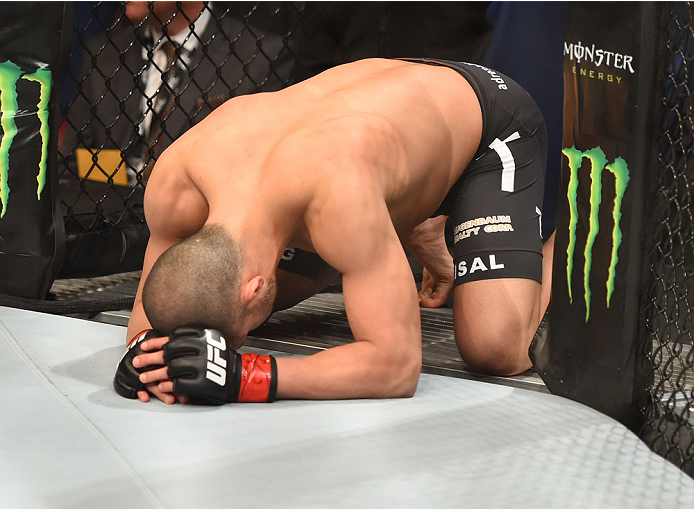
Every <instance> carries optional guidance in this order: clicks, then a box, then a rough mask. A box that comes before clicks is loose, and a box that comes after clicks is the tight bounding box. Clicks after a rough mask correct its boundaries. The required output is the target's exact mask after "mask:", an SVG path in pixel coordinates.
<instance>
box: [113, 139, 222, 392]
mask: <svg viewBox="0 0 694 509" xmlns="http://www.w3.org/2000/svg"><path fill="white" fill-rule="evenodd" d="M174 150H175V149H174V148H173V147H171V148H169V149H168V150H167V151H166V152H164V153H163V154H162V155H161V156H160V157H159V160H158V161H157V164H156V166H155V169H154V170H155V171H153V172H152V176H151V178H150V180H149V182H148V184H147V190H146V192H145V203H144V206H145V216H146V218H147V225H148V227H149V231H150V237H149V242H148V243H147V250H146V251H145V258H144V262H143V266H142V277H141V278H140V283H139V285H138V288H137V294H136V295H135V302H134V304H133V310H132V312H131V314H130V320H129V322H128V332H127V342H130V341H131V340H132V339H133V338H134V337H135V336H136V335H137V334H139V333H140V332H141V331H143V330H145V329H150V328H151V327H152V326H151V324H150V323H149V320H148V319H147V316H146V315H145V311H144V308H143V306H142V289H143V287H144V285H145V282H146V281H147V277H148V276H149V273H150V271H151V270H152V266H153V265H154V263H155V262H156V261H157V260H158V259H159V257H160V256H161V255H162V253H164V251H166V250H167V249H169V248H170V247H171V246H173V245H175V244H178V243H179V242H181V241H182V240H183V239H184V238H186V237H188V236H190V235H192V234H193V233H195V232H196V231H198V230H199V229H200V228H202V226H203V224H204V223H205V220H206V219H207V214H208V208H207V202H206V201H205V199H204V198H203V197H202V195H201V194H200V192H199V191H198V190H197V188H196V187H195V186H194V185H193V184H192V182H190V181H188V180H185V179H182V178H181V177H180V175H181V174H182V172H181V171H175V170H177V169H178V168H176V166H177V165H178V164H180V162H179V161H180V160H179V159H177V156H176V154H175V153H174ZM172 174H175V175H178V177H174V178H170V177H171V175H172ZM162 344H163V343H162V341H159V340H158V339H155V340H150V341H147V342H144V343H143V344H142V349H143V350H144V351H145V352H150V353H148V354H147V355H143V356H141V357H140V358H139V359H138V358H136V359H135V360H134V361H133V362H134V365H135V363H140V362H142V361H149V360H151V361H153V363H154V364H162V361H161V356H162V352H161V345H162ZM135 367H136V368H138V367H140V366H138V365H135ZM145 386H146V387H147V390H148V391H149V392H150V393H152V394H154V395H155V396H156V397H157V398H159V399H161V400H162V401H164V402H165V403H173V402H174V401H175V399H174V396H173V395H172V394H171V393H168V392H163V391H161V390H159V387H158V383H157V382H154V383H145ZM138 397H139V398H140V400H141V401H145V402H146V401H148V400H149V394H148V393H147V392H145V391H140V392H139V393H138ZM180 400H181V399H180V398H179V401H180Z"/></svg>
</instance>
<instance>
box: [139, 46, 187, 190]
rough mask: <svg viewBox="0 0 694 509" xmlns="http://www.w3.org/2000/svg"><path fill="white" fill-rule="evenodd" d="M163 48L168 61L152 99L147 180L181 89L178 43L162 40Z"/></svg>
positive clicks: (147, 148)
mask: <svg viewBox="0 0 694 509" xmlns="http://www.w3.org/2000/svg"><path fill="white" fill-rule="evenodd" d="M161 49H162V51H163V52H164V54H165V55H166V63H165V64H164V67H163V68H162V69H161V78H162V79H161V85H160V86H159V88H158V90H157V93H156V94H155V96H154V99H153V101H152V121H151V123H150V126H149V129H148V130H147V134H146V141H147V146H146V147H145V154H144V158H143V159H144V160H145V161H146V164H145V168H144V170H143V179H144V181H145V182H147V180H148V179H149V174H150V173H151V172H152V167H153V166H154V162H155V161H156V159H157V157H159V155H160V153H161V140H162V137H163V136H162V135H163V129H162V128H163V127H165V123H166V119H167V118H168V117H169V115H170V114H171V111H172V110H173V108H174V106H175V104H176V96H177V94H178V92H179V90H180V83H181V69H180V68H179V66H178V65H177V62H176V45H175V44H174V43H172V42H171V41H169V40H165V41H162V43H161ZM150 72H158V69H157V68H156V66H152V69H150Z"/></svg>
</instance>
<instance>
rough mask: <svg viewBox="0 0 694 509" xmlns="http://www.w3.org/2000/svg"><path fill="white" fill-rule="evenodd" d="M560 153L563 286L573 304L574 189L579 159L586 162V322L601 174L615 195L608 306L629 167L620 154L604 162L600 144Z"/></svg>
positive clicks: (598, 223)
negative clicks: (610, 179)
mask: <svg viewBox="0 0 694 509" xmlns="http://www.w3.org/2000/svg"><path fill="white" fill-rule="evenodd" d="M562 153H563V154H564V155H565V156H566V157H567V158H568V159H569V171H570V175H569V189H568V192H567V193H566V194H567V198H568V200H569V246H568V248H567V250H566V254H567V262H566V277H567V286H568V288H569V301H570V302H571V303H572V304H573V294H572V290H571V273H572V271H573V256H574V250H575V249H576V225H577V224H578V206H577V191H578V170H579V168H580V167H581V164H582V162H583V158H584V157H585V158H587V159H588V160H589V161H590V218H589V221H588V238H587V239H586V247H585V250H584V252H583V255H584V256H583V258H584V265H583V291H584V299H585V304H586V322H587V321H588V319H589V318H590V304H591V291H590V270H591V267H592V265H593V244H594V243H595V239H596V237H597V236H598V231H600V221H599V218H598V211H599V210H600V202H601V201H602V174H603V170H607V171H609V172H610V173H612V175H614V179H615V184H614V187H615V197H614V203H613V206H612V220H613V222H614V225H613V227H612V252H611V254H610V265H609V268H608V271H607V281H606V283H605V285H606V287H607V307H608V308H609V307H610V299H611V298H612V293H613V292H614V280H615V272H616V268H617V263H618V262H619V257H618V256H617V252H618V250H619V245H620V244H621V243H622V230H621V229H620V228H619V221H620V219H621V217H622V200H623V198H624V192H625V191H626V187H627V183H628V182H629V168H628V167H627V163H626V161H625V160H624V159H622V158H621V157H618V158H616V159H615V160H614V162H613V163H611V164H607V162H608V161H607V157H606V156H605V153H604V152H603V151H602V149H601V148H600V147H596V148H593V149H590V150H587V151H585V152H581V151H580V150H578V149H576V147H571V148H565V149H564V150H562Z"/></svg>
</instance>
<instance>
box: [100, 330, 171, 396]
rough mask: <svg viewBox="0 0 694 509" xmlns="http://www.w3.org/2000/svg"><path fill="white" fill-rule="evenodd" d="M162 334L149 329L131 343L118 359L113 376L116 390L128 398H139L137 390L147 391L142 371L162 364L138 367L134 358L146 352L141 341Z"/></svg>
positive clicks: (160, 366)
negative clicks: (142, 378)
mask: <svg viewBox="0 0 694 509" xmlns="http://www.w3.org/2000/svg"><path fill="white" fill-rule="evenodd" d="M159 337H161V334H160V333H159V332H157V331H155V330H152V329H147V330H143V331H142V332H140V333H139V334H138V335H137V336H135V337H134V338H133V339H132V340H131V341H130V343H128V349H127V350H126V351H125V353H124V354H123V357H121V358H120V361H118V367H117V368H116V376H114V377H113V388H114V389H116V392H117V393H118V394H120V395H121V396H123V397H124V398H128V399H137V391H146V390H147V389H146V388H145V385H144V384H143V383H142V382H140V373H144V372H145V371H152V370H153V369H159V368H163V367H164V366H162V365H157V364H155V365H152V366H146V367H144V368H140V369H136V368H135V367H134V366H133V359H134V358H135V357H137V356H138V355H141V354H143V353H146V352H145V351H143V350H142V347H141V346H140V343H142V342H143V341H145V340H147V339H152V338H159Z"/></svg>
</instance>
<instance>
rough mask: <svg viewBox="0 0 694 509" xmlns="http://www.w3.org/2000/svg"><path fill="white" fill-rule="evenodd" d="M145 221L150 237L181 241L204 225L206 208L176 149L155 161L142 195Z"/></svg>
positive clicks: (203, 199) (170, 149)
mask: <svg viewBox="0 0 694 509" xmlns="http://www.w3.org/2000/svg"><path fill="white" fill-rule="evenodd" d="M144 206H145V217H146V219H147V224H148V226H149V229H150V231H151V232H152V234H153V235H163V236H165V237H168V238H172V239H178V240H181V239H184V238H186V237H189V236H190V235H192V234H194V233H195V232H197V231H198V230H199V229H200V228H202V226H203V225H204V224H205V221H206V220H207V215H208V212H209V207H208V204H207V200H206V199H205V197H204V195H203V194H202V193H201V192H200V190H199V189H198V188H197V186H196V185H195V184H194V183H193V181H192V180H191V178H190V177H189V175H188V171H187V168H186V162H185V158H183V157H181V155H180V154H178V153H177V151H176V150H175V147H174V146H172V147H170V148H169V149H167V150H166V151H165V152H164V153H163V154H162V155H161V156H160V157H159V159H158V160H157V163H156V165H155V167H154V170H153V171H152V175H151V177H150V179H149V181H148V182H147V189H146V191H145V202H144Z"/></svg>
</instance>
